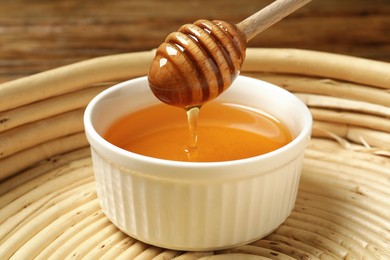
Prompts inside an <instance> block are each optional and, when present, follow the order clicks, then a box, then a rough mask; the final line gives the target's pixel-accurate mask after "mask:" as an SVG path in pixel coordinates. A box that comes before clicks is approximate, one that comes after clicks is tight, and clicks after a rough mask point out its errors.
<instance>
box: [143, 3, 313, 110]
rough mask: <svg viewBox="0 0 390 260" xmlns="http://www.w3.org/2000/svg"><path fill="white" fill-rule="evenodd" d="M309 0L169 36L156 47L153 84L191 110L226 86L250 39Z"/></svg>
mask: <svg viewBox="0 0 390 260" xmlns="http://www.w3.org/2000/svg"><path fill="white" fill-rule="evenodd" d="M308 2H310V0H276V1H274V2H273V3H272V4H270V5H268V6H266V7H265V8H264V9H262V10H260V11H259V12H257V13H255V14H253V15H252V16H250V17H248V18H246V19H245V20H243V21H242V22H240V23H238V24H237V25H232V24H229V23H227V22H224V21H220V20H214V21H208V20H198V21H196V22H194V23H193V24H186V25H183V26H182V27H180V29H179V30H178V31H177V32H173V33H171V34H169V35H168V37H167V38H166V40H165V42H164V43H162V44H161V45H160V46H159V47H158V49H157V50H156V56H155V58H154V59H153V61H152V63H151V66H150V69H149V74H148V80H149V86H150V88H151V90H152V92H153V93H154V95H155V96H156V97H157V98H158V99H160V100H161V101H162V102H164V103H167V104H169V105H174V106H178V107H184V108H191V107H195V106H201V105H202V104H203V103H205V102H207V101H209V100H212V99H214V98H216V97H217V96H218V95H219V94H221V93H222V92H223V91H224V90H226V89H227V88H228V87H229V86H230V85H231V83H232V82H233V81H234V79H235V78H236V77H237V75H238V74H239V73H240V69H241V66H242V64H243V62H244V59H245V50H246V43H247V42H248V41H249V40H251V39H252V38H253V37H254V36H256V35H257V34H258V33H260V32H261V31H263V30H265V29H267V28H268V27H270V26H272V25H273V24H274V23H276V22H278V21H280V20H281V19H283V18H284V17H286V16H287V15H289V14H290V13H292V12H294V11H295V10H297V9H298V8H300V7H302V6H303V5H305V4H306V3H308Z"/></svg>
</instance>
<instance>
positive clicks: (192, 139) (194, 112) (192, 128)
mask: <svg viewBox="0 0 390 260" xmlns="http://www.w3.org/2000/svg"><path fill="white" fill-rule="evenodd" d="M199 112H200V106H196V107H190V108H186V114H187V122H188V132H189V138H188V144H187V148H186V149H185V152H186V154H187V157H188V160H189V161H196V159H197V158H198V151H199V146H198V120H199Z"/></svg>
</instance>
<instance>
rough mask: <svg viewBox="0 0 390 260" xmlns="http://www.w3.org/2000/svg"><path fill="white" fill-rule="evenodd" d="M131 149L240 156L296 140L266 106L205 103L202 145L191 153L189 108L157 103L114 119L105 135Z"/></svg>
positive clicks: (207, 157)
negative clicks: (265, 109) (268, 112)
mask: <svg viewBox="0 0 390 260" xmlns="http://www.w3.org/2000/svg"><path fill="white" fill-rule="evenodd" d="M103 137H104V138H105V139H106V140H107V141H109V142H111V143H112V144H114V145H116V146H118V147H120V148H123V149H126V150H128V151H131V152H134V153H138V154H142V155H146V156H150V157H155V158H160V159H168V160H175V161H199V162H215V161H228V160H237V159H243V158H248V157H253V156H257V155H260V154H264V153H267V152H270V151H273V150H275V149H278V148H280V147H282V146H284V145H286V144H287V143H289V142H290V141H291V140H292V136H291V133H290V131H289V130H288V129H287V128H286V126H284V125H283V124H282V123H281V122H279V121H278V120H277V119H275V118H273V117H272V116H269V115H267V114H265V113H263V112H262V111H257V110H251V109H248V108H246V107H243V106H239V105H236V104H228V103H217V102H209V103H207V104H206V105H204V106H203V107H202V109H201V111H200V114H199V121H198V150H197V152H196V154H195V156H194V154H192V156H188V140H189V130H188V124H187V118H186V114H185V111H184V110H183V109H180V108H176V107H172V106H168V105H165V104H158V105H155V106H152V107H148V108H146V109H142V110H139V111H137V112H134V113H130V114H128V115H126V116H124V117H122V118H121V119H119V120H118V121H116V122H115V123H114V124H113V125H112V126H111V127H110V128H109V129H108V130H107V132H106V133H105V134H104V136H103Z"/></svg>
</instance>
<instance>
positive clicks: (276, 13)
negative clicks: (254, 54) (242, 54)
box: [237, 0, 311, 42]
mask: <svg viewBox="0 0 390 260" xmlns="http://www.w3.org/2000/svg"><path fill="white" fill-rule="evenodd" d="M310 1H311V0H276V1H275V2H273V3H272V4H270V5H268V6H266V7H264V8H263V9H261V10H260V11H258V12H257V13H255V14H253V15H251V16H250V17H248V18H246V19H245V20H243V21H242V22H240V23H239V24H237V28H238V29H239V30H240V31H241V32H242V33H243V34H244V35H245V37H246V41H247V42H248V41H250V40H251V39H252V38H253V37H255V36H256V35H257V34H259V33H260V32H262V31H264V30H265V29H267V28H268V27H270V26H272V25H273V24H275V23H277V22H279V21H280V20H282V19H283V18H284V17H286V16H287V15H289V14H291V13H292V12H294V11H296V10H297V9H299V8H301V7H302V6H304V5H305V4H307V3H308V2H310Z"/></svg>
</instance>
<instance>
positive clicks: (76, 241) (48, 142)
mask: <svg viewBox="0 0 390 260" xmlns="http://www.w3.org/2000/svg"><path fill="white" fill-rule="evenodd" d="M152 57H153V52H152V51H150V52H139V53H130V54H122V55H115V56H108V57H101V58H96V59H92V60H87V61H84V62H80V63H76V64H72V65H69V66H66V67H62V68H58V69H55V70H51V71H47V72H44V73H41V74H37V75H33V76H30V77H27V78H23V79H20V80H16V81H12V82H8V83H5V84H2V85H0V245H1V246H0V259H8V258H12V259H30V258H35V257H36V258H40V259H47V258H50V257H51V258H52V259H63V258H73V257H74V258H85V259H97V258H99V257H101V258H103V259H114V258H124V259H153V258H154V259H171V258H175V259H197V258H202V257H203V258H204V259H209V258H211V259H214V258H215V259H225V258H229V259H236V258H238V259H262V258H271V259H290V258H298V259H316V258H319V259H335V258H336V259H337V258H340V259H343V258H348V259H355V258H366V259H389V258H390V120H389V118H390V92H389V90H390V64H388V63H383V62H377V61H370V60H364V59H360V58H354V57H348V56H342V55H335V54H329V53H320V52H313V51H305V50H288V49H249V50H248V51H247V60H246V62H245V64H244V68H243V71H242V74H244V75H249V76H252V77H256V78H260V79H263V80H265V81H269V82H271V83H274V84H277V85H279V86H282V87H284V88H286V89H288V90H290V91H291V92H294V93H295V94H296V95H297V96H298V97H299V98H301V99H302V100H303V101H304V102H305V103H306V104H307V105H308V106H309V107H310V109H311V111H312V114H313V117H314V119H315V123H314V126H313V138H312V140H311V141H310V144H309V146H308V147H307V149H306V154H305V162H304V169H303V173H302V178H301V182H300V186H299V193H298V198H297V202H296V206H295V209H294V211H293V212H292V214H291V216H290V217H289V218H288V219H287V220H286V221H285V223H283V224H282V225H281V226H280V227H279V228H278V229H277V230H275V231H274V232H273V233H272V234H270V235H268V236H267V237H265V238H264V239H261V240H259V241H256V242H254V243H252V244H249V245H245V246H240V247H237V248H233V249H229V250H223V251H216V252H197V253H194V252H178V251H173V250H166V249H162V248H158V247H154V246H150V245H147V244H144V243H141V242H139V241H137V240H135V239H133V238H130V237H128V236H126V235H125V234H123V233H122V232H120V231H119V230H118V229H116V228H115V227H114V226H113V225H112V224H111V223H110V222H109V221H108V219H107V218H106V217H105V216H104V214H103V213H102V212H101V210H100V207H99V204H98V201H97V198H96V193H95V186H94V177H93V172H92V168H91V160H90V154H89V147H88V144H87V142H86V139H85V137H84V134H83V124H82V115H83V110H84V107H85V106H86V104H87V103H88V102H89V100H90V99H91V98H92V97H93V96H95V95H96V94H97V93H99V92H100V91H102V90H103V89H105V88H107V87H109V86H111V85H113V84H115V83H117V82H120V81H123V80H126V79H130V78H133V77H137V76H141V75H145V74H146V73H147V70H148V66H149V63H150V61H151V59H152ZM245 257H246V258H245Z"/></svg>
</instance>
